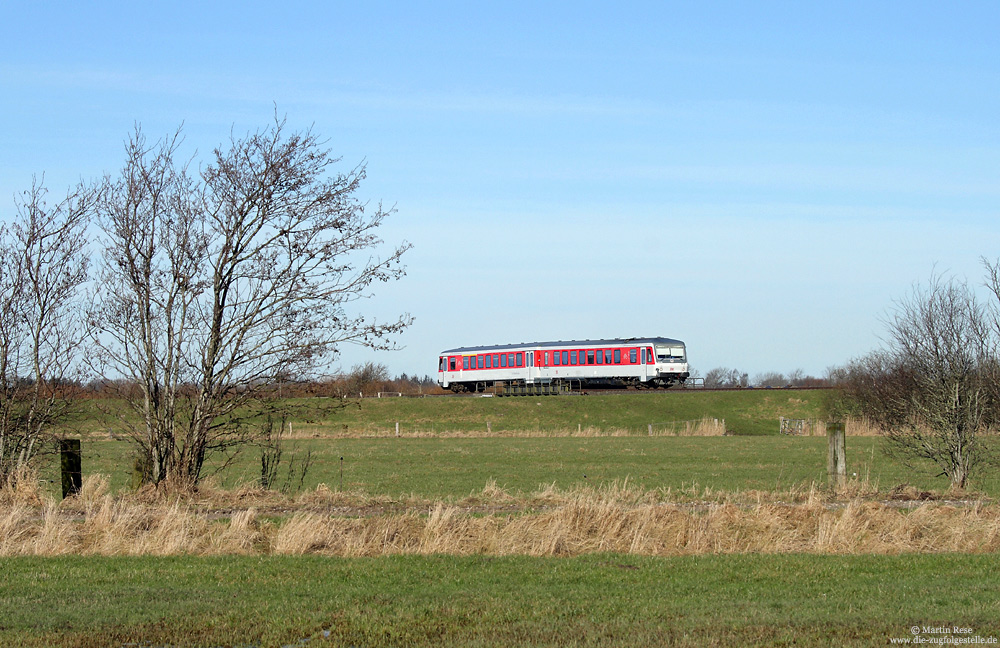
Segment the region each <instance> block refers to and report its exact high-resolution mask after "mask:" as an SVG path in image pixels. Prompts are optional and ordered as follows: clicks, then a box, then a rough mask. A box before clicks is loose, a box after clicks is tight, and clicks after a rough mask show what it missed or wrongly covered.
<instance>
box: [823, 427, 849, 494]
mask: <svg viewBox="0 0 1000 648" xmlns="http://www.w3.org/2000/svg"><path fill="white" fill-rule="evenodd" d="M826 439H827V445H828V448H827V453H826V472H827V478H828V479H829V481H830V484H831V485H835V486H843V485H844V483H845V482H846V481H847V441H846V435H845V434H844V424H843V423H842V422H837V423H827V424H826Z"/></svg>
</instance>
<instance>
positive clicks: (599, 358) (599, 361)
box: [597, 349, 604, 364]
mask: <svg viewBox="0 0 1000 648" xmlns="http://www.w3.org/2000/svg"><path fill="white" fill-rule="evenodd" d="M597 364H604V352H603V351H601V350H600V349H598V350H597Z"/></svg>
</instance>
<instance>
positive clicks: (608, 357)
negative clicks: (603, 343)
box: [604, 349, 614, 364]
mask: <svg viewBox="0 0 1000 648" xmlns="http://www.w3.org/2000/svg"><path fill="white" fill-rule="evenodd" d="M612 358H614V355H613V354H612V353H611V349H605V350H604V364H611V360H612Z"/></svg>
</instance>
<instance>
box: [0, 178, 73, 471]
mask: <svg viewBox="0 0 1000 648" xmlns="http://www.w3.org/2000/svg"><path fill="white" fill-rule="evenodd" d="M46 195H47V191H46V189H45V188H44V186H43V184H42V183H41V182H39V181H34V182H33V183H32V187H31V189H30V190H29V191H26V192H25V193H24V197H23V199H21V200H19V201H18V202H17V203H16V205H17V215H16V218H15V220H14V222H13V223H12V224H11V225H10V226H9V227H3V228H0V486H2V485H7V486H12V485H14V482H16V481H17V480H18V479H20V478H21V477H22V476H23V475H24V469H25V468H26V467H28V466H29V465H30V462H31V461H32V460H33V459H34V458H35V457H36V456H37V454H38V453H39V452H40V451H41V450H42V448H43V445H44V443H45V441H46V440H48V438H49V435H50V433H51V431H52V428H53V426H54V425H55V424H57V423H58V422H60V421H61V420H63V419H64V418H65V416H66V414H67V413H68V411H69V406H70V399H69V397H68V396H69V394H68V391H69V383H70V382H71V379H72V378H73V377H74V376H73V375H72V372H73V371H75V370H76V369H78V365H77V360H78V352H79V350H80V344H81V341H82V338H83V336H82V333H81V327H80V321H79V318H78V316H77V313H78V312H79V310H80V309H79V304H78V303H77V301H76V297H77V295H78V293H79V291H80V287H81V285H82V284H83V282H84V281H86V279H87V266H88V257H87V255H86V254H85V247H86V239H85V236H84V229H85V228H86V213H87V210H88V208H89V194H88V193H87V192H86V191H85V190H78V191H72V192H70V193H69V194H68V195H67V196H66V198H65V199H63V200H60V201H59V202H57V203H55V204H53V205H49V204H48V203H47V202H46V200H45V198H46Z"/></svg>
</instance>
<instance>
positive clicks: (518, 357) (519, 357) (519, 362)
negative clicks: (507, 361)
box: [514, 353, 524, 367]
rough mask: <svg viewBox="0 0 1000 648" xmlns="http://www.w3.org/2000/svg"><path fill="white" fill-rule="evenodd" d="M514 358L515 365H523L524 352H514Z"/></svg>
mask: <svg viewBox="0 0 1000 648" xmlns="http://www.w3.org/2000/svg"><path fill="white" fill-rule="evenodd" d="M514 359H515V360H516V361H517V366H518V367H523V366H524V354H523V353H515V354H514Z"/></svg>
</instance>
